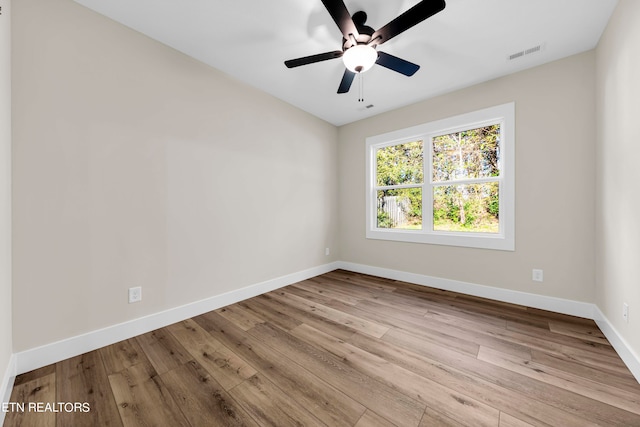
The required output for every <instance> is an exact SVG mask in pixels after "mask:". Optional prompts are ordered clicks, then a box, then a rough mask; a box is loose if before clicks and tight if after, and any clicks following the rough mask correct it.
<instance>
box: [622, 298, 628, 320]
mask: <svg viewBox="0 0 640 427" xmlns="http://www.w3.org/2000/svg"><path fill="white" fill-rule="evenodd" d="M622 318H623V319H624V321H625V322H627V323H629V304H627V303H626V302H625V303H622Z"/></svg>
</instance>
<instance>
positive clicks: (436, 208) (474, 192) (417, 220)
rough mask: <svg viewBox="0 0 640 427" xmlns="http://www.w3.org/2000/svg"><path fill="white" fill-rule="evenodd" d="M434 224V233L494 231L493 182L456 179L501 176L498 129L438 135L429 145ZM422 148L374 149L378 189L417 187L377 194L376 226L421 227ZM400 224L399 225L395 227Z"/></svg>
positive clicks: (412, 144)
mask: <svg viewBox="0 0 640 427" xmlns="http://www.w3.org/2000/svg"><path fill="white" fill-rule="evenodd" d="M432 142H433V144H432V153H431V157H432V159H433V165H432V166H433V167H432V171H433V173H432V177H431V179H432V180H433V182H434V183H439V184H441V185H437V186H435V187H434V194H433V219H434V228H435V229H436V230H449V231H474V232H494V233H495V232H498V224H499V221H498V218H499V214H500V212H499V210H500V199H499V194H498V181H490V182H483V183H469V182H468V181H467V182H466V183H459V184H457V183H456V181H460V180H474V179H487V178H493V177H499V176H500V125H491V126H484V127H480V128H476V129H468V130H464V131H460V132H453V133H450V134H445V135H439V136H436V137H434V138H433V140H432ZM423 171H424V144H423V142H422V141H414V142H407V143H403V144H397V145H392V146H387V147H382V148H379V149H378V150H376V183H377V185H378V186H382V187H384V186H395V185H416V186H417V187H415V188H402V189H387V190H381V191H378V227H381V228H416V227H418V226H421V224H422V189H421V188H420V184H422V183H423V180H424V176H423V175H424V172H423ZM399 221H400V222H402V224H399V223H398V222H399Z"/></svg>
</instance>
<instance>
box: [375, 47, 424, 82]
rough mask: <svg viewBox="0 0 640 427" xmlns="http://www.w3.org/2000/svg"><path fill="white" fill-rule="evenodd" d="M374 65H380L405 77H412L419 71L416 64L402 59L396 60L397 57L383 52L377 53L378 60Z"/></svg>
mask: <svg viewBox="0 0 640 427" xmlns="http://www.w3.org/2000/svg"><path fill="white" fill-rule="evenodd" d="M376 64H378V65H382V66H383V67H385V68H388V69H390V70H393V71H396V72H398V73H400V74H404V75H405V76H413V75H414V74H415V73H416V71H418V70H419V69H420V66H419V65H418V64H414V63H413V62H409V61H405V60H404V59H402V58H398V57H397V56H393V55H390V54H388V53H384V52H378V60H377V61H376Z"/></svg>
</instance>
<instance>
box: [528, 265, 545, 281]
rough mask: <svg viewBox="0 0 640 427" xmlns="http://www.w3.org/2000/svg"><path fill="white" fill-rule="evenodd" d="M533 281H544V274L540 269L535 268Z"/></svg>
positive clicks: (532, 273) (532, 275) (532, 274)
mask: <svg viewBox="0 0 640 427" xmlns="http://www.w3.org/2000/svg"><path fill="white" fill-rule="evenodd" d="M531 279H532V280H533V281H534V282H542V281H543V280H544V272H543V271H542V270H540V269H537V268H534V269H533V270H532V272H531Z"/></svg>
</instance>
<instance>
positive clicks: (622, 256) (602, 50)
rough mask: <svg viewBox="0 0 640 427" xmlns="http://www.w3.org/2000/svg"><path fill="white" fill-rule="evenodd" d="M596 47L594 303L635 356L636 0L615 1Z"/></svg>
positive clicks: (639, 289) (638, 339) (638, 295)
mask: <svg viewBox="0 0 640 427" xmlns="http://www.w3.org/2000/svg"><path fill="white" fill-rule="evenodd" d="M596 52H597V55H596V57H597V100H598V104H597V105H598V113H597V118H598V138H597V156H596V157H597V159H598V162H597V176H598V186H597V214H596V225H597V234H596V249H597V256H596V260H597V263H596V289H597V292H596V302H597V304H598V306H599V307H600V310H601V311H602V312H603V314H604V315H605V316H606V317H607V319H608V320H609V322H611V324H612V325H613V327H614V328H615V329H616V330H617V331H618V333H619V334H620V335H621V336H622V337H623V339H625V340H626V341H627V343H628V345H629V346H630V347H631V349H632V350H633V351H635V354H636V358H639V357H640V333H638V331H640V257H639V254H640V221H639V218H640V198H639V197H638V196H639V195H640V191H639V190H638V169H639V162H638V159H639V158H640V141H639V136H640V81H639V78H638V76H640V2H638V1H636V0H622V1H621V2H620V3H619V4H618V7H617V9H616V10H615V12H614V14H613V16H612V18H611V20H610V22H609V25H608V26H607V29H606V31H605V33H604V35H603V37H602V39H601V40H600V44H599V45H598V49H597V51H596ZM625 302H626V303H627V304H629V323H625V322H624V320H623V318H622V304H623V303H625Z"/></svg>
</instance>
